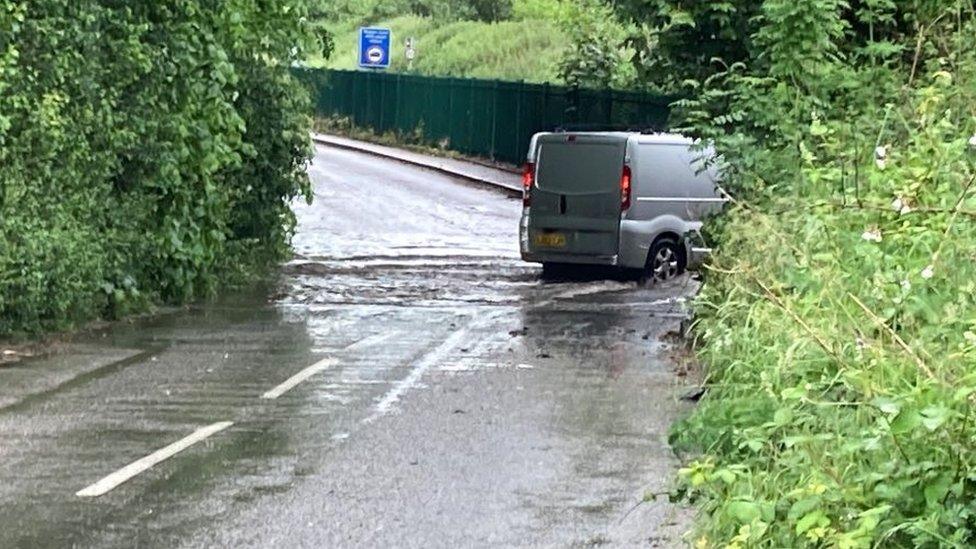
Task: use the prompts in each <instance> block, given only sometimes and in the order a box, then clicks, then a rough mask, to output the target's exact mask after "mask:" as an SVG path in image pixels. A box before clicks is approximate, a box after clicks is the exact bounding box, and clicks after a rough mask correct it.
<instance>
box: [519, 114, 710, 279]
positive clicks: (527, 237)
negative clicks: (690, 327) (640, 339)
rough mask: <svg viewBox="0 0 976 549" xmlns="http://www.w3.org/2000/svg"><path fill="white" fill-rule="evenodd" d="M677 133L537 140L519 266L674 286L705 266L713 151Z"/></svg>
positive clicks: (529, 163) (526, 180)
mask: <svg viewBox="0 0 976 549" xmlns="http://www.w3.org/2000/svg"><path fill="white" fill-rule="evenodd" d="M694 144H695V142H694V141H693V140H691V139H689V138H686V137H682V136H680V135H673V134H639V133H622V132H582V133H580V132H575V133H539V134H536V135H535V136H533V137H532V141H531V144H530V146H529V153H528V157H527V159H526V164H525V170H524V172H523V180H522V183H523V207H522V219H521V223H520V226H519V236H520V248H521V252H522V259H524V260H526V261H531V262H535V263H542V265H543V268H544V269H547V268H552V267H555V266H557V265H563V264H594V265H614V266H618V267H623V268H628V269H640V270H642V271H643V272H644V273H645V276H647V277H648V278H654V279H657V280H667V279H670V278H673V277H675V276H677V275H678V274H680V273H681V272H683V271H684V270H685V269H686V268H691V267H694V266H696V265H697V264H698V263H700V261H701V259H702V258H703V256H704V254H707V253H708V250H707V249H706V248H704V247H702V246H701V245H700V232H699V231H700V229H701V227H702V219H703V218H704V217H705V216H706V215H708V214H711V213H715V212H717V211H718V210H720V209H721V207H722V204H723V203H724V199H723V198H721V197H720V196H719V192H718V190H717V180H718V174H717V169H716V167H715V166H714V162H708V161H707V160H708V159H710V158H712V157H713V156H714V152H713V151H712V150H710V149H708V148H704V149H701V148H698V147H693V145H694Z"/></svg>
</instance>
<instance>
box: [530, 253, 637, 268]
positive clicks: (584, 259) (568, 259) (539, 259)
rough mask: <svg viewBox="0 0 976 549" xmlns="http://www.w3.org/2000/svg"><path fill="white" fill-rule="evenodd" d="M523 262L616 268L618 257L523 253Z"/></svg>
mask: <svg viewBox="0 0 976 549" xmlns="http://www.w3.org/2000/svg"><path fill="white" fill-rule="evenodd" d="M522 260H523V261H528V262H529V263H573V264H577V265H608V266H616V265H617V264H618V263H617V256H615V255H611V256H603V255H576V254H560V253H552V252H546V253H538V252H536V253H533V252H527V251H524V250H523V251H522Z"/></svg>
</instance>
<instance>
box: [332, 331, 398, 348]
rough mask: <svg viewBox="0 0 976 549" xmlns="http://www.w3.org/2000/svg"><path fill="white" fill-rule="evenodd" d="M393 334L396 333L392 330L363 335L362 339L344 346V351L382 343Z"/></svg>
mask: <svg viewBox="0 0 976 549" xmlns="http://www.w3.org/2000/svg"><path fill="white" fill-rule="evenodd" d="M394 335H396V334H395V333H394V332H387V333H385V334H376V335H371V336H369V337H364V338H363V339H360V340H359V341H356V342H353V343H350V344H349V345H347V346H346V348H345V350H346V351H356V350H359V349H362V348H364V347H369V346H371V345H376V344H377V343H383V342H384V341H386V340H387V339H390V338H391V337H393V336H394Z"/></svg>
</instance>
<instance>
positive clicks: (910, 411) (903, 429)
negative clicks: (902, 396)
mask: <svg viewBox="0 0 976 549" xmlns="http://www.w3.org/2000/svg"><path fill="white" fill-rule="evenodd" d="M921 423H922V416H921V415H920V414H919V413H918V410H915V409H914V408H906V409H904V410H902V411H901V412H899V413H898V415H897V416H895V419H894V420H892V422H891V433H892V434H894V435H902V434H905V433H909V432H911V431H913V430H915V428H916V427H918V426H919V425H920V424H921Z"/></svg>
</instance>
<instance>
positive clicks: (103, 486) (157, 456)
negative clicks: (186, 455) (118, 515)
mask: <svg viewBox="0 0 976 549" xmlns="http://www.w3.org/2000/svg"><path fill="white" fill-rule="evenodd" d="M233 424H234V422H233V421H221V422H218V423H214V424H213V425H208V426H206V427H204V428H202V429H198V430H197V431H195V432H194V433H193V434H192V435H190V436H188V437H186V438H184V439H182V440H179V441H177V442H174V443H173V444H170V445H169V446H167V447H165V448H163V449H161V450H156V451H155V452H153V453H151V454H149V455H148V456H146V457H144V458H142V459H140V460H138V461H134V462H132V463H130V464H129V465H126V466H125V467H123V468H121V469H119V470H118V471H116V472H114V473H112V474H111V475H109V476H107V477H105V478H103V479H102V480H100V481H98V482H96V483H95V484H92V485H91V486H89V487H87V488H85V489H83V490H80V491H78V492H77V493H75V495H76V496H78V497H82V498H95V497H98V496H101V495H104V494H107V493H108V492H111V491H112V490H114V489H115V488H116V487H118V486H119V485H120V484H122V483H123V482H126V481H128V480H129V479H131V478H132V477H134V476H136V475H138V474H140V473H143V472H145V471H146V470H148V469H150V468H151V467H153V466H155V465H157V464H159V463H160V462H163V461H165V460H167V459H169V458H171V457H173V456H175V455H176V454H178V453H180V452H182V451H183V450H186V449H187V448H189V447H190V446H193V445H194V444H196V443H198V442H200V441H202V440H204V439H206V438H208V437H211V436H213V435H215V434H217V433H219V432H221V431H223V430H224V429H226V428H228V427H230V426H231V425H233Z"/></svg>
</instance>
